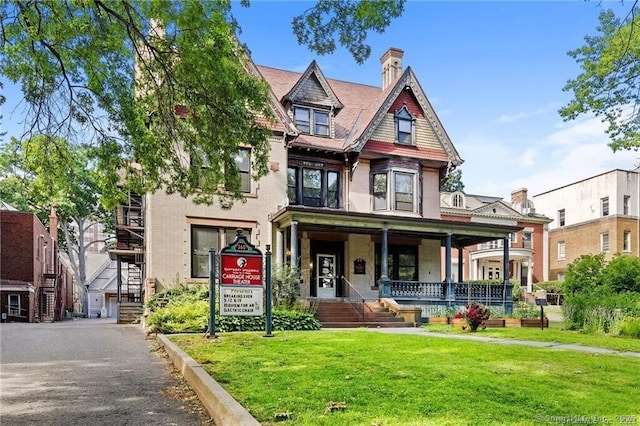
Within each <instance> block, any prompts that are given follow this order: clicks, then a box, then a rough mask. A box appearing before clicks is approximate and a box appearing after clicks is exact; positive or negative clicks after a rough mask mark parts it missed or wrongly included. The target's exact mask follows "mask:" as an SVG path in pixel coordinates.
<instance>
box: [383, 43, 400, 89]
mask: <svg viewBox="0 0 640 426" xmlns="http://www.w3.org/2000/svg"><path fill="white" fill-rule="evenodd" d="M402 55H404V51H403V50H401V49H398V48H396V47H390V48H389V50H387V51H386V52H385V54H384V55H382V57H381V58H380V63H381V64H382V90H384V89H386V88H387V87H388V86H389V85H391V84H393V82H394V81H396V80H397V78H398V77H399V76H400V74H401V73H402Z"/></svg>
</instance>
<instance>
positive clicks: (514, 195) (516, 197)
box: [511, 188, 528, 205]
mask: <svg viewBox="0 0 640 426" xmlns="http://www.w3.org/2000/svg"><path fill="white" fill-rule="evenodd" d="M527 191H528V189H527V188H520V189H516V190H515V191H511V204H512V205H516V204H520V205H521V204H522V203H523V202H524V201H525V200H526V199H527Z"/></svg>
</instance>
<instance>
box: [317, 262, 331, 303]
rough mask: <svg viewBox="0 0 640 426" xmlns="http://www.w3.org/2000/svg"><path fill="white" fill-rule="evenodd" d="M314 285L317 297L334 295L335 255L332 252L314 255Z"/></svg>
mask: <svg viewBox="0 0 640 426" xmlns="http://www.w3.org/2000/svg"><path fill="white" fill-rule="evenodd" d="M316 265H317V267H316V280H315V281H316V286H317V290H318V297H320V298H331V297H335V296H336V256H335V255H333V254H318V255H316Z"/></svg>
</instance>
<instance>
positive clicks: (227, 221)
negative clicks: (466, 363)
mask: <svg viewBox="0 0 640 426" xmlns="http://www.w3.org/2000/svg"><path fill="white" fill-rule="evenodd" d="M402 56H403V51H402V50H400V49H396V48H391V49H389V50H388V51H387V52H386V53H385V54H384V55H383V56H382V58H381V65H382V85H381V86H369V85H364V84H359V83H357V82H346V81H341V80H334V79H331V78H327V77H326V76H325V75H324V73H323V71H322V70H321V69H320V67H319V66H318V64H317V63H316V62H315V61H313V62H312V63H311V64H310V65H309V66H308V67H307V69H306V70H305V71H304V72H302V73H299V72H293V71H287V70H281V69H275V68H270V67H266V66H254V65H253V64H251V63H250V69H249V72H253V73H255V74H256V75H257V76H259V77H261V78H264V80H265V81H266V82H267V83H268V84H269V86H270V87H271V96H272V99H273V105H274V110H275V112H276V116H277V117H279V121H278V122H277V123H276V125H274V126H273V127H272V130H273V133H272V137H271V154H270V159H269V167H270V173H269V175H268V176H266V177H264V178H263V179H261V180H260V181H257V182H256V181H252V180H251V179H250V175H251V155H252V153H251V150H250V149H248V148H247V149H246V150H244V151H242V152H241V153H240V155H238V158H237V162H238V165H239V168H240V170H241V171H242V174H243V182H244V185H245V187H244V190H245V193H246V202H245V203H236V205H234V207H233V208H232V209H230V210H223V209H221V208H219V207H217V206H203V205H196V204H194V203H193V202H192V201H191V200H190V199H184V198H180V197H179V196H177V195H169V194H166V193H162V192H158V193H155V194H145V195H144V197H143V202H142V204H141V206H142V211H143V213H142V215H141V216H140V218H142V219H143V220H142V222H143V228H141V230H140V231H139V232H138V233H137V234H135V235H138V236H140V235H144V240H143V241H141V242H140V244H139V245H138V247H139V250H138V253H142V254H143V256H144V259H143V260H142V261H141V262H140V265H143V269H144V280H145V283H146V287H147V288H154V287H156V286H170V285H172V284H173V283H175V282H187V283H197V282H200V283H205V282H207V278H208V252H209V250H210V249H211V248H213V249H214V250H217V251H219V250H220V249H221V248H223V247H225V246H226V245H227V244H229V243H230V242H231V241H232V240H233V238H234V236H235V234H236V229H238V228H240V229H242V230H243V232H244V235H245V236H247V237H248V238H249V240H250V241H251V243H252V244H254V245H255V246H257V247H258V248H260V249H261V250H262V251H263V252H265V251H266V247H267V245H269V246H270V247H271V249H272V252H273V259H274V265H275V266H276V267H277V266H279V265H285V264H293V265H296V266H297V268H298V271H299V276H300V279H299V291H300V297H302V298H307V299H313V300H319V301H322V300H335V299H352V300H353V299H360V300H371V299H376V300H379V299H385V300H393V301H394V302H395V303H397V304H399V305H404V306H412V307H416V308H419V309H420V310H421V316H422V317H423V318H424V317H428V316H429V315H431V314H432V313H434V312H439V311H441V310H443V309H445V308H446V307H447V306H452V307H453V306H460V305H464V304H465V303H466V302H467V300H469V298H471V297H475V296H474V295H475V294H479V293H478V291H479V288H475V287H474V286H472V285H470V284H464V283H463V281H464V280H465V279H468V276H462V274H458V275H457V276H455V278H456V279H455V280H454V273H453V265H454V258H456V256H457V254H456V253H454V252H455V250H458V252H460V251H462V250H464V249H465V248H470V247H477V246H478V245H479V244H484V243H489V242H492V241H496V240H497V241H502V242H503V246H502V247H503V248H502V251H501V256H500V257H499V259H498V260H499V261H500V262H501V265H502V266H501V268H502V269H501V271H502V272H501V273H500V274H499V275H496V278H500V279H502V278H503V277H509V276H511V273H510V272H508V270H509V265H510V261H509V259H510V255H509V247H510V245H509V241H510V238H511V236H512V235H513V234H514V233H517V232H519V231H521V229H522V228H521V226H519V224H518V222H517V221H513V220H510V221H491V220H484V221H477V220H460V217H454V216H456V215H454V214H451V213H450V212H449V213H448V212H444V213H443V211H442V210H441V193H440V190H439V188H440V184H441V182H442V181H443V179H445V178H446V176H447V174H448V173H449V172H450V171H451V170H453V169H454V168H455V167H457V166H459V165H460V164H462V162H463V160H462V158H461V157H460V154H459V153H458V151H457V150H456V148H455V147H454V145H453V143H452V141H451V139H450V138H449V136H448V135H447V132H446V130H445V129H444V127H443V125H442V123H441V122H440V120H439V119H438V116H437V115H436V112H435V111H434V109H433V107H432V105H431V103H430V102H429V100H428V98H427V96H426V94H425V92H424V90H423V88H422V86H421V85H420V83H419V81H418V78H417V76H416V75H415V74H414V72H413V70H412V69H411V68H410V67H407V68H403V65H402ZM142 222H141V224H142ZM142 229H143V230H142ZM128 235H133V234H132V233H129V234H128ZM118 242H119V243H121V242H122V241H121V238H119V240H118ZM119 247H120V249H122V250H124V249H125V247H124V246H123V245H121V244H119ZM121 253H122V254H123V255H124V254H126V253H130V254H131V256H133V254H134V252H133V247H131V251H126V250H125V251H122V252H121ZM130 258H131V259H132V260H133V257H130ZM441 265H444V267H443V268H441ZM490 292H491V297H490V299H488V302H490V303H491V304H495V305H499V306H501V307H502V308H504V309H505V310H510V309H511V303H512V302H511V297H510V294H511V284H510V282H509V281H508V279H502V281H500V282H499V283H496V284H495V285H493V286H492V288H491V289H490Z"/></svg>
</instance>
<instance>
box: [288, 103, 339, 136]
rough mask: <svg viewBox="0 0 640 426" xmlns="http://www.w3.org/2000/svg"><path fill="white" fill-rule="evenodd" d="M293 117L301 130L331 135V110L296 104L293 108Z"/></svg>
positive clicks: (311, 133)
mask: <svg viewBox="0 0 640 426" xmlns="http://www.w3.org/2000/svg"><path fill="white" fill-rule="evenodd" d="M293 119H294V121H295V124H296V127H297V128H298V130H300V132H302V133H306V134H308V135H316V136H329V130H330V125H331V122H330V116H329V111H326V110H321V109H314V108H308V107H299V106H296V107H294V108H293Z"/></svg>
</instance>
